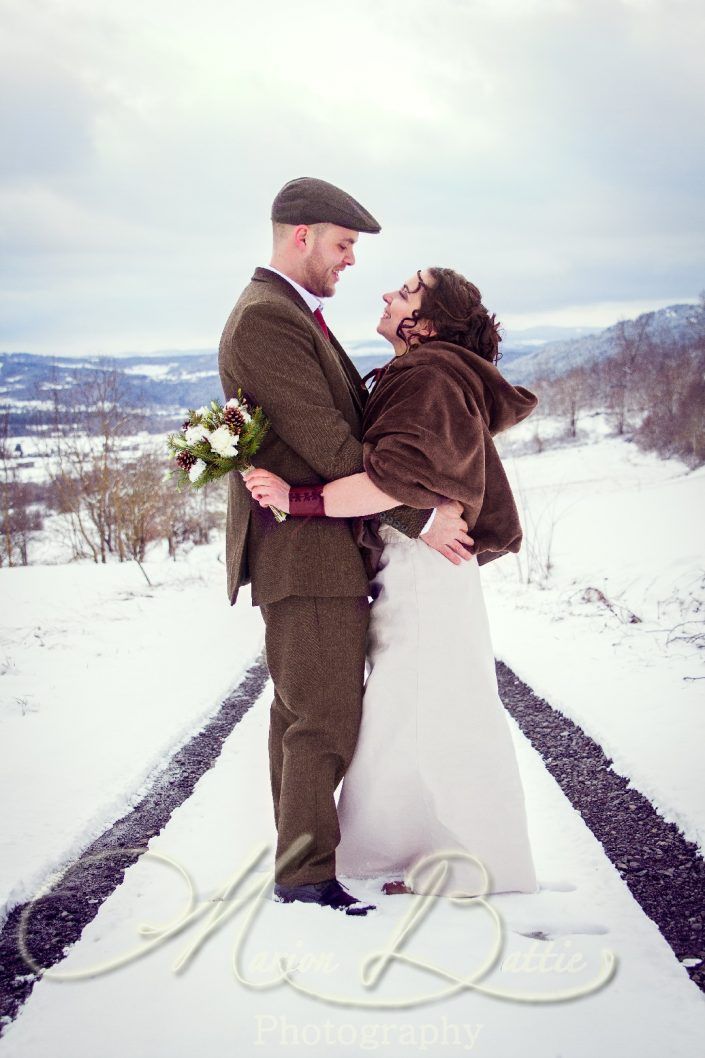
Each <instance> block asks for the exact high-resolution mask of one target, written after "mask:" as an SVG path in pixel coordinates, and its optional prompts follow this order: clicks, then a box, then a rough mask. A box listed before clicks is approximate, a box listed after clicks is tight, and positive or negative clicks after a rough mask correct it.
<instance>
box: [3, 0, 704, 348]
mask: <svg viewBox="0 0 705 1058" xmlns="http://www.w3.org/2000/svg"><path fill="white" fill-rule="evenodd" d="M0 2H1V0H0ZM2 6H3V7H4V8H5V9H6V11H7V17H6V18H5V19H4V21H5V24H6V25H8V26H10V27H11V32H10V33H9V34H8V35H6V38H5V44H4V45H3V46H2V47H3V49H4V50H3V51H1V52H0V69H1V70H2V77H3V91H2V98H3V100H4V106H3V109H4V111H5V113H4V118H3V121H4V124H3V126H2V128H3V142H4V143H6V144H9V145H10V148H9V149H8V150H6V151H4V152H3V161H2V163H1V168H2V173H1V174H0V210H2V215H3V220H2V228H1V232H2V239H3V243H4V255H3V256H4V260H5V265H4V269H3V288H4V291H5V292H4V295H3V302H4V307H5V309H6V321H9V322H6V327H5V331H4V337H3V342H4V343H5V344H6V345H12V346H14V347H15V348H19V347H24V348H29V347H33V348H39V347H44V348H54V347H56V344H57V343H59V344H60V346H61V348H62V349H66V350H68V351H70V350H71V349H73V348H74V347H76V348H77V349H78V348H80V349H81V351H90V350H95V351H101V350H105V351H108V350H115V349H120V348H125V347H126V345H130V346H135V345H137V346H144V347H146V348H149V347H163V346H165V345H176V346H178V345H191V344H196V345H205V344H213V345H214V344H216V343H217V340H218V337H219V333H220V328H221V327H222V324H223V322H224V319H225V317H226V315H227V312H228V311H229V308H230V306H231V304H232V302H233V301H234V299H235V297H236V296H237V294H238V292H239V289H240V288H241V287H242V286H243V285H244V283H245V282H247V280H248V278H249V276H250V274H251V272H252V269H253V268H254V266H255V265H256V264H260V263H266V261H267V260H268V257H269V224H268V216H269V207H270V203H271V199H272V197H273V196H274V194H275V193H276V191H277V189H278V188H279V187H280V186H281V185H282V184H283V183H284V182H285V181H286V180H288V179H290V178H291V177H292V176H299V175H305V174H310V175H317V176H322V177H323V178H325V179H328V180H331V181H332V182H334V183H338V184H340V185H342V186H344V187H346V188H348V189H349V190H350V191H351V192H352V193H353V194H354V195H356V197H358V198H359V199H360V200H361V201H362V202H363V203H365V204H366V205H367V206H368V207H369V208H370V209H371V210H372V212H373V213H374V214H375V216H379V218H380V220H381V221H382V224H383V232H382V234H381V235H380V236H375V237H362V238H361V240H360V253H359V255H358V261H359V263H358V266H357V267H356V268H355V269H352V270H351V271H350V272H349V273H348V274H346V276H345V281H344V284H341V288H340V290H339V292H338V294H337V295H336V298H335V300H334V302H333V303H332V304H331V306H330V309H329V313H328V315H329V316H331V318H332V320H333V322H334V326H335V327H336V328H337V330H338V331H339V332H340V333H341V334H345V335H347V336H348V337H365V335H366V334H367V332H368V330H369V328H370V327H371V326H372V324H371V321H373V320H376V315H377V308H378V305H379V295H380V292H381V291H382V290H386V289H388V288H389V286H390V285H392V284H393V283H395V282H397V281H398V279H399V277H401V276H404V275H406V274H408V273H409V271H410V270H413V269H414V268H416V267H421V266H423V265H424V264H429V263H437V264H449V265H452V266H454V267H457V268H459V269H460V270H461V271H465V272H466V274H468V275H470V277H471V278H473V280H474V281H476V282H477V283H478V285H479V286H480V288H481V289H482V290H483V294H485V296H486V303H487V304H490V305H491V306H492V307H493V308H494V307H496V309H497V312H498V314H500V315H501V316H503V317H505V318H510V319H511V316H512V314H514V315H515V316H517V318H518V317H519V316H520V315H522V316H527V315H532V317H533V315H538V316H540V315H541V313H543V314H544V315H545V316H546V318H547V319H548V318H549V317H550V314H551V313H556V312H559V311H564V310H566V309H570V311H573V310H574V309H576V310H579V309H580V307H581V306H584V312H585V322H587V323H590V322H591V320H590V313H591V311H593V310H592V309H591V306H593V305H597V304H598V303H599V304H600V306H601V307H600V308H599V312H600V313H604V307H603V305H602V303H605V302H610V301H613V302H614V303H615V306H617V305H619V304H622V303H625V302H633V301H639V302H641V301H643V300H644V299H652V300H654V301H656V300H662V299H663V298H664V297H666V298H670V297H673V299H674V300H678V299H681V298H685V297H687V296H694V295H695V294H697V291H698V290H699V289H700V288H701V287H702V286H703V285H705V284H704V283H703V279H702V276H703V265H704V264H705V260H704V258H705V252H704V251H703V239H702V235H703V231H702V217H703V212H702V191H701V183H702V179H701V173H702V169H703V161H705V158H704V157H703V154H704V150H703V138H702V127H703V100H704V99H705V92H704V91H703V89H704V88H705V84H704V83H703V82H704V81H705V76H704V75H703V69H702V66H703V64H702V60H701V55H702V53H703V45H704V44H705V40H704V37H705V21H704V19H703V14H702V12H701V5H700V4H699V3H689V2H681V3H679V2H678V0H675V2H674V0H671V2H668V3H666V2H665V0H663V2H661V0H629V2H627V0H622V2H620V0H616V2H615V0H610V2H609V3H608V2H606V0H596V2H593V3H587V2H578V0H532V2H528V0H521V2H520V0H513V2H510V0H436V2H435V3H434V4H433V5H429V4H428V3H421V2H420V0H406V2H405V3H404V4H400V3H397V2H396V0H357V2H356V3H355V4H351V5H346V6H345V8H342V7H340V6H339V5H323V4H321V3H320V2H318V0H298V2H297V4H296V5H291V4H289V3H285V2H283V0H270V2H269V3H268V4H260V5H253V4H251V3H245V2H244V0H230V2H229V3H218V2H215V0H199V2H198V3H195V2H194V3H190V4H189V3H187V4H185V5H180V6H179V7H175V6H174V5H173V4H172V3H167V2H165V0H151V2H150V3H149V4H138V3H137V2H136V0H123V2H122V3H121V4H120V5H115V4H113V3H108V2H107V0H68V2H64V3H61V4H59V3H57V2H55V0H43V2H37V0H35V2H34V3H30V4H28V3H26V2H25V3H22V4H19V3H16V2H13V3H7V2H5V3H4V4H3V5H2ZM8 103H9V106H8ZM595 311H598V310H597V309H595ZM179 336H181V338H180V337H179Z"/></svg>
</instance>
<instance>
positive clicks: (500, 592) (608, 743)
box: [483, 418, 705, 854]
mask: <svg viewBox="0 0 705 1058" xmlns="http://www.w3.org/2000/svg"><path fill="white" fill-rule="evenodd" d="M529 427H530V420H527V422H526V423H524V424H522V426H521V427H518V428H517V429H516V430H515V431H512V433H513V435H514V436H513V438H512V440H513V441H514V442H515V443H516V442H517V441H520V440H521V435H520V433H519V431H520V429H522V428H523V429H524V430H525V431H526V432H527V433H528V430H529ZM581 433H582V438H581V440H580V441H579V442H578V443H573V444H570V445H567V446H565V447H559V448H552V449H547V450H545V451H543V452H541V453H537V454H534V455H530V454H525V455H521V456H511V455H506V456H505V457H504V461H505V467H506V470H507V473H508V476H509V478H510V481H511V483H512V487H513V489H514V493H515V496H516V498H517V503H518V505H519V507H520V513H521V517H522V524H523V525H524V528H525V541H524V544H523V546H522V551H521V552H520V554H519V555H518V556H516V558H515V557H513V556H507V557H505V558H502V559H500V560H497V561H495V562H492V563H489V564H488V565H487V566H486V567H484V569H483V585H484V587H485V595H486V598H487V603H488V608H489V611H490V620H491V627H492V638H493V644H494V647H495V654H496V656H497V657H498V658H501V659H502V660H503V661H505V662H506V663H507V664H508V665H509V666H510V667H511V668H512V669H513V670H514V671H515V672H516V674H517V675H518V676H519V677H520V678H521V679H523V680H524V681H525V682H526V683H528V684H529V685H530V686H531V687H532V688H533V690H534V691H535V692H536V693H537V694H538V695H540V696H541V697H543V698H546V700H547V701H549V702H550V703H551V705H552V706H553V707H554V708H556V709H559V710H560V711H561V712H563V713H565V715H566V716H569V717H570V718H571V719H572V720H574V721H575V722H576V723H577V724H578V725H579V726H580V727H581V728H582V729H583V730H584V731H585V732H586V733H587V734H588V735H590V736H591V737H592V738H593V739H594V740H595V741H596V742H597V743H598V744H599V745H601V746H602V748H603V750H604V751H605V753H606V754H607V756H608V757H612V758H613V768H614V770H615V771H617V772H619V773H620V774H621V775H625V776H628V777H629V778H630V779H631V783H632V785H633V786H635V787H636V788H637V789H639V790H640V791H641V793H643V794H644V795H645V796H646V797H648V798H649V800H650V801H651V802H652V803H653V805H654V806H655V807H656V808H657V810H658V811H659V812H660V813H661V815H662V816H663V817H664V818H665V819H668V820H670V821H672V822H674V823H676V824H677V825H678V827H679V828H680V830H681V831H682V832H683V834H685V836H686V837H687V838H688V839H689V840H691V841H694V842H696V843H697V844H698V846H699V848H700V851H701V852H702V853H704V854H705V783H703V779H702V747H703V745H704V744H705V708H704V706H705V537H704V536H703V531H702V526H703V524H705V467H700V468H698V469H697V470H693V471H690V470H688V468H687V467H685V466H684V464H682V463H681V462H680V461H679V460H661V459H658V458H657V457H656V456H653V455H650V454H646V453H644V452H641V451H640V450H639V449H638V448H637V447H636V446H635V445H633V444H629V443H628V442H625V441H622V440H619V439H616V438H609V437H605V436H604V424H603V423H602V422H601V421H600V420H597V421H595V420H594V419H592V418H590V419H586V420H585V422H584V423H583V425H582V431H581ZM507 436H508V437H509V436H510V435H507ZM549 542H550V556H551V561H552V569H551V572H550V575H549V578H548V580H547V581H545V582H543V581H542V580H541V578H540V577H538V579H532V580H529V582H528V583H527V576H528V567H529V566H530V565H531V561H532V560H531V557H530V555H531V552H532V551H533V552H536V553H537V554H538V560H537V561H535V562H534V563H533V565H534V571H535V568H536V567H537V566H540V565H541V562H540V559H541V558H542V557H545V555H546V553H547V552H548V551H549ZM633 618H639V620H638V621H635V620H633Z"/></svg>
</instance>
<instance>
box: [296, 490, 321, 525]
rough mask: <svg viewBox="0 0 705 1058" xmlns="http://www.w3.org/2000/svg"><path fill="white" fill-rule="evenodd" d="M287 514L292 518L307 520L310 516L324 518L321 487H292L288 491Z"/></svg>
mask: <svg viewBox="0 0 705 1058" xmlns="http://www.w3.org/2000/svg"><path fill="white" fill-rule="evenodd" d="M289 514H290V515H291V516H292V517H293V518H309V517H310V516H311V515H314V516H316V517H318V518H325V516H326V508H325V504H324V502H323V485H292V486H291V488H290V489H289Z"/></svg>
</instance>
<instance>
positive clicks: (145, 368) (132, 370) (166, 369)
mask: <svg viewBox="0 0 705 1058" xmlns="http://www.w3.org/2000/svg"><path fill="white" fill-rule="evenodd" d="M176 370H178V364H174V363H166V364H131V365H130V366H129V367H125V368H123V374H125V375H140V376H144V377H147V378H153V379H157V380H162V379H165V378H169V376H170V375H171V374H172V373H173V372H174V371H176Z"/></svg>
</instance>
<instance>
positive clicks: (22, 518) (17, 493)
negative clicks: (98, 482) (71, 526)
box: [0, 410, 43, 566]
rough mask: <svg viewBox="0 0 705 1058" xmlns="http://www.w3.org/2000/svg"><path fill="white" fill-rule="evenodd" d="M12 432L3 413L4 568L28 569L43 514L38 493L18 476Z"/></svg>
mask: <svg viewBox="0 0 705 1058" xmlns="http://www.w3.org/2000/svg"><path fill="white" fill-rule="evenodd" d="M9 433H10V414H9V411H8V410H5V411H3V412H2V414H0V565H2V564H3V563H4V562H6V563H7V565H8V566H14V565H17V563H18V562H19V563H20V564H21V565H23V566H26V565H27V563H28V562H29V543H30V540H31V538H32V536H33V535H34V533H35V532H37V531H38V530H39V529H41V528H42V524H43V523H42V515H41V511H40V510H39V509H38V507H37V506H36V502H35V501H36V499H37V497H36V492H37V490H36V489H35V488H34V487H33V486H32V485H31V484H29V483H26V482H22V481H20V480H19V478H18V476H17V468H16V465H15V463H16V460H15V459H14V457H13V455H12V454H11V452H10V447H11V445H10V438H9Z"/></svg>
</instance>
